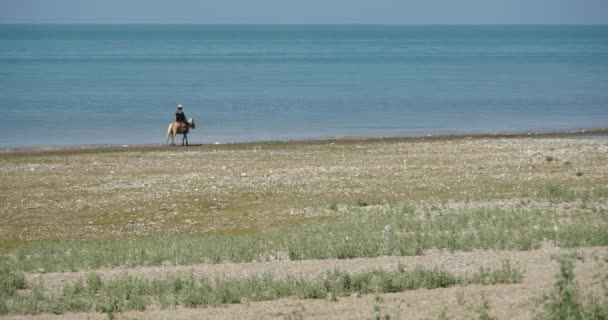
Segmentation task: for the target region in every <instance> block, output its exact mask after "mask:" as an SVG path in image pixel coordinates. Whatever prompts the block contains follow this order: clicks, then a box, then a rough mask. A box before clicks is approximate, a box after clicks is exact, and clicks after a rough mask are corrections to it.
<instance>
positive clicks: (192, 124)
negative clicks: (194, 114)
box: [188, 118, 196, 129]
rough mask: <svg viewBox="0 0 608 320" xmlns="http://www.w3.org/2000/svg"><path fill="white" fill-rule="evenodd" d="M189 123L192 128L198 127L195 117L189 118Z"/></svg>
mask: <svg viewBox="0 0 608 320" xmlns="http://www.w3.org/2000/svg"><path fill="white" fill-rule="evenodd" d="M188 125H189V127H190V128H192V129H196V124H195V123H194V119H192V118H190V119H188Z"/></svg>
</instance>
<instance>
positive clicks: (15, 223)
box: [0, 132, 608, 319]
mask: <svg viewBox="0 0 608 320" xmlns="http://www.w3.org/2000/svg"><path fill="white" fill-rule="evenodd" d="M603 134H604V135H605V134H606V133H605V132H604V133H603ZM0 175H1V176H2V180H1V181H0V221H2V223H0V248H8V249H10V248H11V247H13V246H15V245H19V244H20V243H22V242H26V241H31V240H45V241H46V240H54V239H60V240H61V239H87V238H118V239H123V238H124V239H128V238H132V237H139V236H171V235H189V234H204V233H209V232H225V233H240V232H255V231H258V230H268V229H279V230H280V229H283V228H289V227H291V226H293V225H295V224H299V223H319V222H320V221H326V220H327V219H328V218H330V219H331V218H333V217H334V216H336V215H337V214H339V213H343V212H345V211H348V208H349V206H350V207H352V206H354V205H356V203H357V201H361V200H363V201H365V202H366V203H369V204H370V205H369V208H370V210H375V209H378V208H382V206H386V205H388V204H389V203H391V202H399V203H409V204H411V205H412V206H414V207H415V208H431V207H433V208H435V209H434V210H435V211H441V210H454V209H459V208H485V207H487V208H502V209H505V208H506V209H508V208H519V207H526V208H532V209H534V208H537V209H541V210H544V209H551V210H574V209H576V210H583V209H582V208H587V209H585V210H595V211H594V212H600V213H605V212H606V210H607V209H608V204H607V203H606V201H605V198H600V199H595V200H594V199H591V200H589V201H585V202H584V203H582V202H581V200H580V199H574V200H572V201H557V202H556V201H550V200H548V199H544V198H542V197H539V196H538V193H539V192H540V191H542V190H543V188H545V187H546V186H548V185H550V186H559V187H560V188H563V189H564V190H593V189H594V188H605V187H606V186H608V140H607V139H581V138H580V137H575V136H568V135H544V136H534V137H527V136H512V137H508V136H502V137H488V136H478V137H441V138H416V139H377V140H345V141H309V142H297V143H288V142H285V143H251V144H237V145H202V146H193V147H188V148H182V147H173V148H170V147H156V146H152V147H145V146H136V147H129V146H126V147H96V148H61V149H52V148H51V149H48V148H47V149H29V150H26V149H24V150H2V151H0ZM334 204H335V206H334V207H337V210H335V209H330V207H331V205H334ZM572 212H574V211H572ZM577 251H578V252H579V253H578V255H577V256H578V257H579V260H578V261H577V268H576V276H577V281H578V282H579V285H580V288H581V292H582V293H585V294H586V293H589V292H592V291H594V290H598V289H599V287H600V283H599V280H598V279H597V278H594V275H596V274H597V273H603V274H605V273H606V272H607V269H606V263H605V260H606V257H608V248H606V247H600V248H578V249H577ZM560 252H562V251H561V249H559V248H556V247H555V246H553V245H551V244H550V243H547V244H546V245H545V246H544V247H543V248H541V249H540V250H536V251H528V252H488V251H474V252H467V253H462V252H457V253H448V252H439V251H429V252H426V253H425V254H424V255H423V256H415V257H380V258H373V259H352V260H324V261H316V260H308V261H288V260H287V259H279V260H276V261H271V262H252V263H243V264H232V263H223V264H218V265H192V266H164V267H138V268H131V269H120V268H117V269H102V270H99V273H100V274H102V276H103V277H105V278H112V277H115V276H117V275H120V274H123V273H125V272H127V273H129V274H137V275H142V276H145V277H159V276H163V275H165V274H169V273H186V274H190V273H193V274H195V275H206V276H210V277H215V276H218V277H223V276H227V277H244V276H248V275H251V274H261V273H271V274H274V275H276V276H286V275H302V276H305V277H315V276H317V275H319V274H321V273H324V272H325V271H327V270H331V269H334V268H338V269H341V270H344V271H348V272H359V271H363V270H370V269H374V268H378V269H394V268H395V267H396V266H397V264H399V263H401V264H402V265H404V266H405V267H408V268H409V267H413V266H417V265H420V266H425V267H433V266H439V267H444V268H446V269H447V270H448V271H450V272H453V273H457V274H462V273H466V272H475V271H477V270H478V269H479V268H480V267H482V266H483V267H490V266H498V265H500V263H501V262H502V261H503V260H504V259H508V260H509V261H510V262H511V263H512V265H514V266H517V267H519V268H521V269H522V270H523V271H524V272H525V273H524V276H525V278H524V281H523V283H521V284H515V285H493V286H466V287H454V288H447V289H434V290H415V291H410V292H404V293H396V294H383V295H380V298H379V299H378V298H376V295H370V296H362V297H347V298H339V299H338V301H336V302H331V301H326V300H294V299H284V300H277V301H268V302H256V303H243V304H238V305H229V306H225V307H219V308H204V309H185V308H177V309H175V310H159V309H158V307H153V308H150V309H149V310H147V311H145V312H143V313H142V312H126V313H123V314H120V315H118V317H119V318H124V319H192V318H201V319H302V318H305V319H372V318H374V317H375V311H374V307H375V306H377V307H379V308H380V309H381V314H382V315H384V314H388V315H390V317H391V319H436V318H437V317H438V315H439V313H440V312H441V311H442V310H444V309H445V310H446V311H447V314H448V315H450V316H456V317H457V318H462V317H468V316H471V315H474V314H475V310H476V309H477V308H478V307H479V303H480V301H481V296H484V297H486V298H487V299H488V301H489V302H490V307H491V313H492V314H493V315H495V316H497V317H498V318H499V319H531V318H533V313H534V310H537V309H538V301H539V300H538V299H539V298H540V297H541V296H542V294H543V293H546V292H548V291H549V290H550V289H551V288H552V286H553V283H554V282H555V275H556V273H557V271H558V264H557V262H556V261H555V260H554V259H553V258H552V257H554V256H556V255H558V254H559V253H560ZM595 257H599V259H595ZM598 261H600V262H598ZM601 261H604V262H601ZM83 275H84V273H78V272H74V273H47V274H27V278H28V280H29V281H38V280H39V281H42V282H43V283H44V284H45V286H46V287H48V288H49V289H50V290H57V289H58V288H60V287H61V286H62V285H63V284H65V283H66V282H69V281H71V280H73V279H77V278H79V277H82V276H83ZM106 317H107V316H106V315H103V314H99V313H87V314H64V315H60V316H54V315H40V316H13V315H11V316H9V317H7V318H8V319H24V318H27V319H29V318H35V319H37V318H40V319H59V318H61V319H98V318H99V319H105V318H106Z"/></svg>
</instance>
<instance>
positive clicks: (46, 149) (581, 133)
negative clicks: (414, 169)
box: [0, 128, 608, 157]
mask: <svg viewBox="0 0 608 320" xmlns="http://www.w3.org/2000/svg"><path fill="white" fill-rule="evenodd" d="M604 136H605V137H606V138H608V128H603V129H584V130H572V131H552V132H525V133H522V132H519V133H472V134H438V135H432V134H429V135H417V136H389V137H342V138H327V139H301V140H300V139H293V140H262V141H244V142H234V143H192V144H190V145H189V146H188V147H205V148H241V147H248V146H265V145H266V146H267V145H315V144H350V143H359V142H362V141H364V142H370V143H373V142H379V143H382V142H422V141H448V140H463V139H517V138H567V137H573V138H576V137H580V138H585V137H604ZM180 141H181V139H180V137H178V138H177V139H176V144H177V147H179V142H180ZM177 147H173V146H170V145H167V144H124V145H115V144H99V145H66V146H61V145H58V146H38V147H27V146H24V147H9V148H0V157H1V156H7V155H9V156H10V155H19V156H23V155H51V154H80V153H103V152H120V151H125V152H132V151H142V152H143V151H159V150H177V149H180V150H188V147H185V148H177Z"/></svg>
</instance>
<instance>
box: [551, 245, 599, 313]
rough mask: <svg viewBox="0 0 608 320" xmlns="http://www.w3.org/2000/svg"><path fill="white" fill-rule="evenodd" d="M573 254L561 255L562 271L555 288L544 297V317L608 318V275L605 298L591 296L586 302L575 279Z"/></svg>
mask: <svg viewBox="0 0 608 320" xmlns="http://www.w3.org/2000/svg"><path fill="white" fill-rule="evenodd" d="M575 259H576V258H575V256H574V255H573V254H566V255H562V256H560V257H559V263H560V272H559V274H558V276H557V282H556V283H555V288H554V290H553V291H552V292H551V293H549V294H548V295H546V296H545V297H544V313H543V314H542V315H541V318H542V319H548V320H579V319H580V320H583V319H592V320H593V319H608V275H603V277H604V278H603V279H602V287H603V290H604V297H603V299H599V298H597V297H594V296H589V298H588V299H587V301H586V302H584V301H583V299H582V298H581V297H580V294H579V292H578V289H577V284H576V281H575V279H574V261H575Z"/></svg>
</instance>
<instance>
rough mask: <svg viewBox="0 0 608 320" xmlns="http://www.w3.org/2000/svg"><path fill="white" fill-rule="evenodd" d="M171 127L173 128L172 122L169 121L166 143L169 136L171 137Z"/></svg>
mask: <svg viewBox="0 0 608 320" xmlns="http://www.w3.org/2000/svg"><path fill="white" fill-rule="evenodd" d="M171 129H173V122H171V123H169V128H168V129H167V143H169V138H170V137H171Z"/></svg>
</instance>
